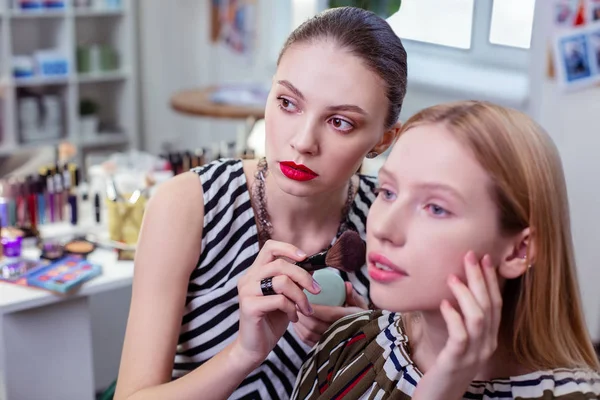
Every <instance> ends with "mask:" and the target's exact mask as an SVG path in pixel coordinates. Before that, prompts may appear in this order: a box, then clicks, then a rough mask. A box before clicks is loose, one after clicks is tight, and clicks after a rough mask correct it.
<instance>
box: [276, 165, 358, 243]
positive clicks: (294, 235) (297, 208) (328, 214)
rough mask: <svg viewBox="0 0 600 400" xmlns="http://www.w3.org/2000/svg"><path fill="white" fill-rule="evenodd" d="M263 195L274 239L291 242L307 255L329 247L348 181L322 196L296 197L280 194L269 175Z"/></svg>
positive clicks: (346, 198) (336, 226) (345, 196)
mask: <svg viewBox="0 0 600 400" xmlns="http://www.w3.org/2000/svg"><path fill="white" fill-rule="evenodd" d="M265 196H266V199H267V208H268V211H269V217H270V220H271V224H272V225H273V239H275V240H279V241H283V242H287V243H292V244H294V245H295V246H298V247H300V248H301V249H302V250H304V251H305V252H307V253H309V254H310V253H312V252H317V251H320V250H322V249H323V248H324V247H326V246H328V245H329V244H330V241H331V239H333V237H334V235H335V234H336V233H337V230H338V227H339V224H340V220H341V217H342V210H343V208H344V206H345V205H346V203H347V201H348V182H344V183H343V184H341V185H340V186H339V187H336V188H333V189H332V190H329V191H327V192H324V193H320V194H317V195H314V196H306V197H299V196H294V195H291V194H288V193H285V192H284V191H282V190H281V189H280V188H279V187H278V186H277V184H276V183H275V182H274V179H273V177H272V175H271V174H269V175H268V176H267V179H266V182H265ZM302 246H304V247H302Z"/></svg>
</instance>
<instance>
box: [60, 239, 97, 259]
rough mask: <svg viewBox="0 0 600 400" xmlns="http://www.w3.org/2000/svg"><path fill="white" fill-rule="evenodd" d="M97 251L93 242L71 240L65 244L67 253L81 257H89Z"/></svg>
mask: <svg viewBox="0 0 600 400" xmlns="http://www.w3.org/2000/svg"><path fill="white" fill-rule="evenodd" d="M94 250H96V246H95V245H94V244H93V243H92V242H88V241H87V240H84V239H75V240H71V241H70V242H69V243H67V244H65V252H67V253H69V254H75V255H80V256H87V255H88V254H90V253H91V252H92V251H94Z"/></svg>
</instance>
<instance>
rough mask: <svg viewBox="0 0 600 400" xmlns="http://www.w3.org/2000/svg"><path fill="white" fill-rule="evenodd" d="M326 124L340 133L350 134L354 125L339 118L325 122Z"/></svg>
mask: <svg viewBox="0 0 600 400" xmlns="http://www.w3.org/2000/svg"><path fill="white" fill-rule="evenodd" d="M327 123H329V124H331V126H332V127H333V129H335V130H336V131H340V132H344V133H346V132H350V131H351V130H352V129H354V124H353V123H351V122H349V121H347V120H345V119H343V118H340V117H333V118H329V120H327Z"/></svg>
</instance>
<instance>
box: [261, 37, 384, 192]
mask: <svg viewBox="0 0 600 400" xmlns="http://www.w3.org/2000/svg"><path fill="white" fill-rule="evenodd" d="M388 105H389V103H388V99H387V97H386V94H385V85H384V83H383V82H382V81H381V79H380V78H379V76H378V75H377V74H375V73H373V72H371V70H369V69H368V68H367V67H365V66H364V65H363V62H362V60H361V59H360V58H358V57H356V56H355V55H352V54H350V53H349V52H348V51H346V50H344V49H340V48H339V46H338V45H337V44H336V43H334V42H333V41H323V40H320V41H316V42H312V43H300V44H295V45H292V46H291V47H289V48H288V49H287V51H286V52H285V54H284V55H283V57H282V58H281V61H280V64H279V66H278V68H277V72H276V74H275V76H274V78H273V85H272V88H271V92H270V94H269V98H268V101H267V106H266V113H265V124H266V128H265V129H266V141H267V142H266V154H267V161H268V162H269V169H270V170H271V174H272V175H273V176H274V178H275V179H274V180H275V182H276V184H277V185H278V186H279V187H280V188H281V189H282V190H283V191H284V192H287V193H289V194H292V195H296V196H310V195H312V194H318V193H327V192H331V191H333V190H336V189H339V188H340V187H341V186H343V185H345V184H346V182H347V181H348V179H349V178H350V176H352V174H354V173H355V172H356V171H357V170H358V168H359V167H360V164H361V162H362V161H363V158H364V156H365V155H366V154H367V153H368V152H369V151H371V150H372V149H373V148H374V147H375V146H376V145H377V144H378V143H379V142H380V141H382V140H383V138H384V131H385V126H384V123H385V118H386V115H387V112H388Z"/></svg>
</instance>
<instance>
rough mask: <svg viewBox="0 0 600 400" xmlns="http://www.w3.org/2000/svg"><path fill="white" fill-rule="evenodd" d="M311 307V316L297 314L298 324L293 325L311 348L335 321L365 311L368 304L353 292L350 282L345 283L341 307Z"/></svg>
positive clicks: (316, 305)
mask: <svg viewBox="0 0 600 400" xmlns="http://www.w3.org/2000/svg"><path fill="white" fill-rule="evenodd" d="M312 307H313V310H314V313H313V314H312V315H310V316H306V315H302V314H298V322H296V323H295V324H294V330H295V331H296V334H297V335H298V337H299V338H300V339H301V340H302V341H303V342H304V343H306V344H307V345H309V346H311V347H312V346H314V345H315V344H316V343H317V342H318V341H319V340H320V339H321V336H323V334H324V333H325V331H326V330H327V329H329V327H330V326H331V324H333V323H334V322H335V321H337V320H338V319H340V318H342V317H345V316H347V315H351V314H356V313H358V312H361V311H364V310H367V309H368V307H369V304H368V302H367V300H366V299H365V298H364V297H362V296H361V295H360V294H359V293H358V292H357V291H356V290H354V288H353V287H352V284H351V283H350V282H346V304H345V305H344V306H343V307H333V306H323V305H318V304H315V305H313V306H312Z"/></svg>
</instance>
